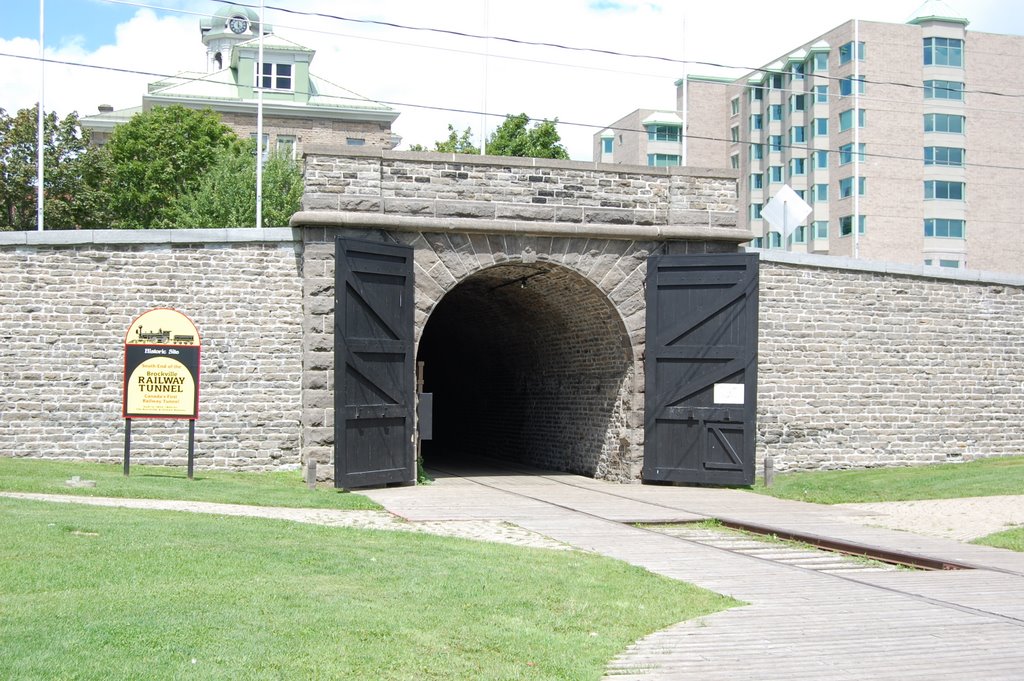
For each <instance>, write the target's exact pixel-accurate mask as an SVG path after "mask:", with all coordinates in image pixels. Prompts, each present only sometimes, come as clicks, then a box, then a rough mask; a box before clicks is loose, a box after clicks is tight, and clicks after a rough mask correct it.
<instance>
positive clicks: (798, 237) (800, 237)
mask: <svg viewBox="0 0 1024 681" xmlns="http://www.w3.org/2000/svg"><path fill="white" fill-rule="evenodd" d="M790 238H791V239H792V240H793V243H794V244H805V243H807V228H806V227H804V226H803V225H800V226H799V227H797V228H796V229H794V230H793V236H791V237H790Z"/></svg>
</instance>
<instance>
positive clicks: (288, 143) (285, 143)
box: [277, 135, 295, 159]
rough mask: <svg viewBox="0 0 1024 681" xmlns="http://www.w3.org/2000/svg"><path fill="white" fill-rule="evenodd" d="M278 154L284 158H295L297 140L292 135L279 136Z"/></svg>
mask: <svg viewBox="0 0 1024 681" xmlns="http://www.w3.org/2000/svg"><path fill="white" fill-rule="evenodd" d="M277 153H278V155H280V156H283V157H284V158H290V159H294V158H295V138H294V137H292V136H291V135H278V136H277Z"/></svg>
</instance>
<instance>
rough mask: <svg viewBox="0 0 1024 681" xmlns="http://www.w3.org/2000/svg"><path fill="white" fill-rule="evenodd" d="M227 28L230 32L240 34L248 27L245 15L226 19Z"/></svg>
mask: <svg viewBox="0 0 1024 681" xmlns="http://www.w3.org/2000/svg"><path fill="white" fill-rule="evenodd" d="M228 28H230V29H231V32H232V33H238V34H242V33H245V31H246V29H248V28H249V21H248V20H247V19H245V17H231V19H229V20H228Z"/></svg>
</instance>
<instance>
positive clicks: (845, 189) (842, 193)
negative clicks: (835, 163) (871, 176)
mask: <svg viewBox="0 0 1024 681" xmlns="http://www.w3.org/2000/svg"><path fill="white" fill-rule="evenodd" d="M858 179H859V180H860V181H859V182H858V183H857V184H858V185H859V187H860V190H859V191H858V193H859V194H860V195H861V196H864V185H865V184H866V183H867V178H865V177H861V178H858ZM851 196H853V178H852V177H844V178H843V179H841V180H839V198H841V199H846V198H849V197H851Z"/></svg>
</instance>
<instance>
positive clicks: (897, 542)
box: [4, 468, 1024, 681]
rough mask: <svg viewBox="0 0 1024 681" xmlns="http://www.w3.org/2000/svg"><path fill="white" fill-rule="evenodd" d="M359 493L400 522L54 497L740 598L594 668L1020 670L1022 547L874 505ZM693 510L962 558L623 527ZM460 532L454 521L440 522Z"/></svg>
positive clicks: (730, 498) (659, 673) (511, 478)
mask: <svg viewBox="0 0 1024 681" xmlns="http://www.w3.org/2000/svg"><path fill="white" fill-rule="evenodd" d="M366 494H367V496H369V497H371V498H373V499H375V500H376V501H377V502H378V503H381V504H382V505H384V506H385V507H386V508H387V509H388V510H389V511H390V512H392V513H394V514H395V515H396V516H398V517H399V518H400V519H401V520H396V519H395V518H394V517H391V516H389V515H388V514H385V513H381V512H367V511H325V510H313V509H265V508H259V507H238V506H233V505H227V504H199V503H196V502H163V501H139V500H125V499H119V500H97V499H95V498H89V497H67V498H61V499H58V500H62V501H69V502H75V503H110V504H115V505H119V506H129V505H130V506H135V507H145V508H177V509H178V510H190V511H198V512H210V513H229V512H230V513H235V514H246V515H258V516H261V517H273V518H286V519H291V520H300V521H303V522H319V523H323V524H330V525H355V526H363V527H367V526H368V527H379V528H380V529H416V530H421V531H436V532H438V533H441V532H445V533H449V534H456V535H457V536H471V537H473V538H489V539H497V538H500V535H501V534H502V533H503V532H504V533H506V535H507V536H506V538H505V539H502V540H503V541H504V540H507V541H513V542H516V543H530V542H536V544H534V545H549V546H564V545H571V546H574V547H577V548H580V549H583V550H587V551H594V552H598V553H602V554H604V555H608V556H612V557H615V558H619V559H621V560H624V561H627V562H629V563H633V564H635V565H640V566H643V567H645V568H647V569H649V570H651V571H653V572H657V573H660V574H663V575H667V576H669V577H673V578H676V579H682V580H685V581H688V582H692V583H695V584H698V585H700V586H703V587H705V588H708V589H711V590H714V591H717V592H719V593H724V594H728V595H731V596H733V597H735V598H738V599H740V600H742V601H745V602H747V603H749V605H747V606H744V607H738V608H734V609H732V610H729V611H727V612H723V613H717V614H715V615H711V616H708V617H704V618H701V619H700V620H697V621H691V622H684V623H681V624H678V625H676V626H674V627H670V628H668V629H665V630H663V631H660V632H657V633H655V634H652V635H651V636H649V637H647V638H645V639H643V640H641V641H638V642H637V643H636V644H635V645H633V646H632V647H631V648H630V649H629V650H627V651H624V652H623V653H622V654H621V655H620V656H619V657H618V658H617V659H616V660H614V661H613V662H612V663H611V665H610V666H609V670H608V679H618V680H619V681H624V680H636V681H640V680H659V679H665V680H668V679H672V680H674V681H675V680H678V679H695V680H696V679H699V680H701V681H705V680H710V681H714V680H716V679H723V680H724V679H728V680H730V681H733V680H736V679H756V680H758V681H770V680H773V679H780V680H782V679H785V680H786V681H799V680H803V679H806V680H811V679H813V680H815V681H821V680H843V679H851V680H852V679H858V680H861V679H877V680H880V681H884V680H889V679H891V680H893V681H895V680H897V679H899V680H900V681H908V680H914V679H922V680H923V679H928V680H933V679H990V680H994V679H1015V680H1019V679H1022V678H1024V646H1021V645H1020V640H1021V637H1022V636H1024V554H1017V553H1013V552H1009V551H1002V550H999V549H992V548H988V547H981V546H972V545H968V544H962V543H958V542H955V541H951V540H949V539H944V538H941V537H929V536H925V535H922V534H911V533H908V532H898V531H893V530H889V529H884V528H879V527H872V526H870V525H865V524H864V523H872V522H873V523H875V524H879V523H878V521H879V518H880V517H881V516H880V515H879V513H882V511H880V510H879V509H863V508H858V509H851V508H836V507H824V506H816V505H812V504H803V503H800V502H790V501H783V500H778V499H773V498H770V497H765V496H761V495H756V494H751V493H748V492H742V491H736V490H723V489H702V488H680V487H662V486H646V485H645V486H640V485H615V484H610V483H603V482H600V481H595V480H591V479H589V478H582V477H578V476H573V475H567V474H560V473H552V474H544V475H536V474H531V475H523V474H516V473H514V472H512V471H506V470H495V469H487V468H480V469H477V470H474V471H469V472H467V473H465V474H463V475H461V476H443V475H442V476H440V477H439V478H438V479H437V481H436V482H435V483H434V484H432V485H426V486H419V487H400V488H392V489H382V490H373V491H369V492H366ZM4 496H14V495H9V494H7V495H4ZM22 496H29V495H22ZM1014 502H1015V500H1013V499H1011V500H1010V501H1006V502H1004V503H1008V504H1011V505H1012V504H1014ZM179 505H180V506H179ZM707 517H717V518H722V519H727V520H733V521H736V522H742V523H746V524H756V525H762V526H768V527H772V528H775V529H777V530H779V531H788V532H795V533H803V534H814V535H818V536H821V537H825V538H830V539H836V540H841V541H844V542H850V543H860V544H863V545H866V546H875V547H882V548H887V549H889V550H901V551H911V552H915V553H919V554H921V555H926V556H929V557H932V558H935V559H937V560H947V561H956V562H960V563H969V564H972V565H974V566H976V568H977V569H972V570H960V571H951V572H858V573H856V574H828V573H823V572H819V571H814V570H810V569H806V568H804V567H801V566H799V565H787V564H782V563H779V562H776V561H773V560H769V559H766V558H764V557H759V556H757V555H749V554H742V553H737V552H732V551H729V550H726V549H724V548H720V547H715V546H709V545H706V544H701V543H698V542H695V541H690V540H687V539H685V538H680V537H673V536H668V535H665V534H660V533H657V532H653V531H650V530H646V529H643V528H639V527H635V526H633V525H630V524H627V523H631V522H646V523H654V522H675V521H685V520H696V519H701V518H707ZM947 517H948V516H947ZM931 522H934V519H933V520H932V521H931ZM460 527H461V528H469V529H467V530H466V531H464V532H461V533H460V531H459V530H455V529H453V528H460ZM444 528H448V529H447V530H445V529H444Z"/></svg>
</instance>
